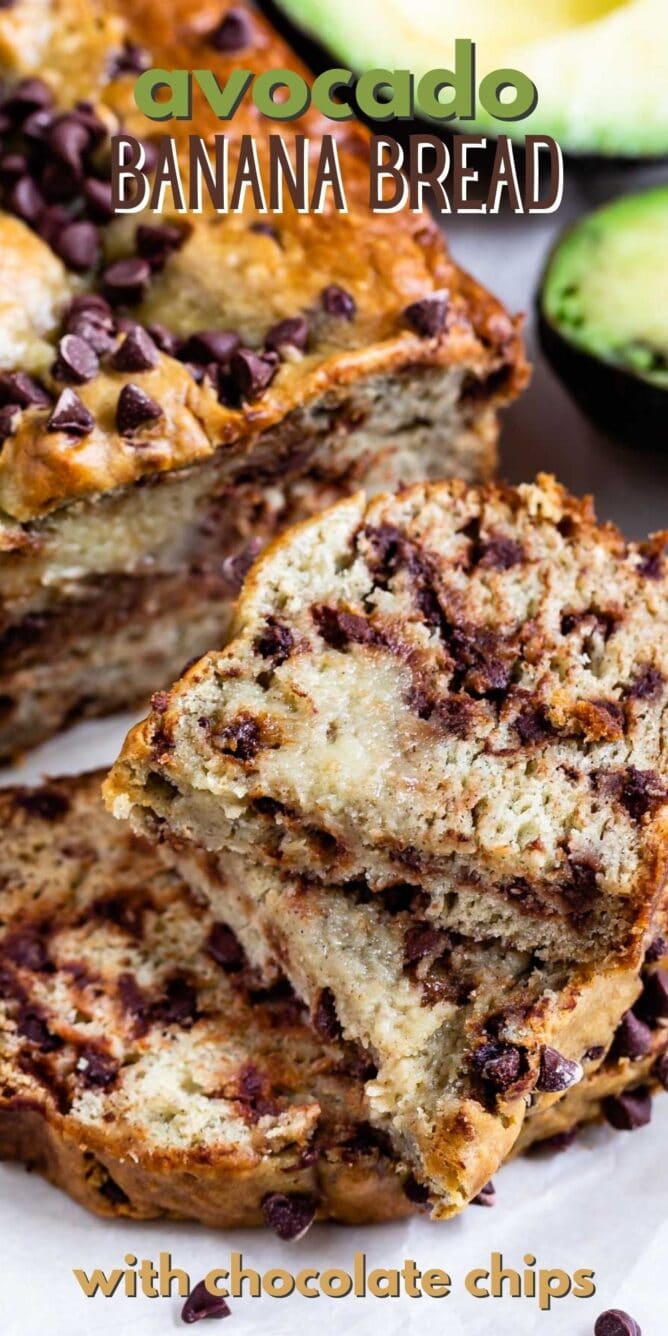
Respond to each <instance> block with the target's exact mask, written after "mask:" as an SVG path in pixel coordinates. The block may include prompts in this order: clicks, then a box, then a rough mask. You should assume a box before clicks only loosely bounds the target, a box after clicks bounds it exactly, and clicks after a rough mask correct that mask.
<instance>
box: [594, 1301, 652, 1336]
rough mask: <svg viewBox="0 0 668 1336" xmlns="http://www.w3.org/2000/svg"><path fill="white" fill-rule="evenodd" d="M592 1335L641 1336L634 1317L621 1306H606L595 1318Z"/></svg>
mask: <svg viewBox="0 0 668 1336" xmlns="http://www.w3.org/2000/svg"><path fill="white" fill-rule="evenodd" d="M594 1336H642V1332H641V1330H640V1327H639V1326H638V1323H637V1322H636V1320H635V1318H633V1317H630V1316H629V1314H628V1313H625V1312H624V1311H623V1309H621V1308H607V1309H606V1311H605V1313H601V1314H600V1316H599V1317H597V1319H596V1324H595V1326H594Z"/></svg>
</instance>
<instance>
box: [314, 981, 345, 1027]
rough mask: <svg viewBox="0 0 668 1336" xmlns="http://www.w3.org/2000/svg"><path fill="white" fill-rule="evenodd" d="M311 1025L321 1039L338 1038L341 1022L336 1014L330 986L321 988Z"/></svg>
mask: <svg viewBox="0 0 668 1336" xmlns="http://www.w3.org/2000/svg"><path fill="white" fill-rule="evenodd" d="M313 1025H314V1027H315V1029H316V1030H317V1031H318V1034H319V1035H321V1036H322V1038H323V1039H340V1038H341V1035H342V1030H341V1024H340V1021H339V1018H338V1016H337V1014H336V1001H335V998H334V994H333V992H332V990H331V988H323V990H322V992H321V993H320V996H319V998H318V1001H317V1004H316V1008H315V1011H314V1013H313Z"/></svg>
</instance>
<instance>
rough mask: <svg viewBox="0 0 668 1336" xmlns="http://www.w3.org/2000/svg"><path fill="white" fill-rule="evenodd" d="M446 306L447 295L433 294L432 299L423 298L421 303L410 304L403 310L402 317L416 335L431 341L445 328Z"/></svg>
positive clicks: (447, 301) (447, 302)
mask: <svg viewBox="0 0 668 1336" xmlns="http://www.w3.org/2000/svg"><path fill="white" fill-rule="evenodd" d="M448 305H449V297H448V294H447V293H438V294H436V293H435V294H434V296H433V297H424V298H423V299H422V301H419V302H411V304H410V306H407V307H406V309H405V310H404V317H405V319H406V321H407V322H408V324H409V325H410V326H411V329H414V330H415V332H416V334H421V335H422V337H423V338H429V339H431V338H434V337H435V336H436V335H437V334H440V332H441V330H442V329H444V328H445V322H446V320H447V316H448Z"/></svg>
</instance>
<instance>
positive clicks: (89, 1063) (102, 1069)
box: [77, 1048, 118, 1086]
mask: <svg viewBox="0 0 668 1336" xmlns="http://www.w3.org/2000/svg"><path fill="white" fill-rule="evenodd" d="M77 1071H78V1073H79V1075H80V1077H81V1080H82V1081H83V1083H84V1085H87V1086H110V1085H113V1083H114V1081H115V1080H116V1078H117V1076H118V1063H117V1062H114V1059H113V1058H111V1057H110V1056H109V1054H108V1053H101V1052H100V1050H99V1049H96V1048H83V1049H82V1050H81V1053H80V1054H79V1060H78V1062H77Z"/></svg>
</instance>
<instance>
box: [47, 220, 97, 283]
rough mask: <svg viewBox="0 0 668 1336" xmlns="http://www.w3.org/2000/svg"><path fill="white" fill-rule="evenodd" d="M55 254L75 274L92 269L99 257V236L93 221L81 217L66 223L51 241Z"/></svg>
mask: <svg viewBox="0 0 668 1336" xmlns="http://www.w3.org/2000/svg"><path fill="white" fill-rule="evenodd" d="M51 245H52V246H53V249H54V251H55V252H56V255H59V256H60V258H61V260H62V261H63V263H64V264H66V265H67V268H68V269H72V270H73V271H74V273H75V274H83V273H85V272H86V270H88V269H92V268H93V266H94V265H96V264H97V262H98V260H99V258H100V238H99V235H98V231H97V228H96V226H95V224H94V223H90V222H88V221H87V220H86V219H82V220H81V221H80V222H75V223H68V224H67V226H66V227H64V228H63V229H62V231H60V232H58V233H57V234H56V236H55V237H54V239H53V241H52V242H51Z"/></svg>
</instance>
